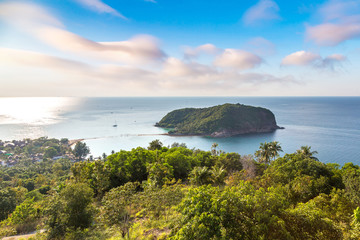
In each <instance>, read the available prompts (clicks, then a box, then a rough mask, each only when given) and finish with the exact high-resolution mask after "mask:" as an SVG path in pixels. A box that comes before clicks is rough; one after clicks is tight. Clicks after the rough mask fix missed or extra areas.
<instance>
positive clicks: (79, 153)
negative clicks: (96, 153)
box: [73, 142, 90, 161]
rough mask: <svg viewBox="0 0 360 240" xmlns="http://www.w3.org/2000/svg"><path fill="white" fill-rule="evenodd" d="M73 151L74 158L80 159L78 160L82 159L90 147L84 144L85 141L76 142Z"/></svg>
mask: <svg viewBox="0 0 360 240" xmlns="http://www.w3.org/2000/svg"><path fill="white" fill-rule="evenodd" d="M73 152H74V155H75V158H76V159H77V160H78V161H80V160H82V159H84V158H85V157H86V156H87V155H88V154H89V153H90V148H89V147H88V146H86V143H83V142H77V143H76V144H75V147H74V150H73Z"/></svg>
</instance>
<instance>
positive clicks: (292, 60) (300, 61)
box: [281, 51, 321, 66]
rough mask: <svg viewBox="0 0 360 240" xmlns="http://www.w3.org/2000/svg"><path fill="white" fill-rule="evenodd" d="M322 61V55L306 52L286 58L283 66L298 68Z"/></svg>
mask: <svg viewBox="0 0 360 240" xmlns="http://www.w3.org/2000/svg"><path fill="white" fill-rule="evenodd" d="M319 59H321V57H320V55H318V54H315V53H312V52H306V51H298V52H294V53H292V54H290V55H288V56H286V57H285V58H284V59H283V60H282V62H281V64H282V65H296V66H306V65H309V64H313V63H314V62H315V61H317V60H319Z"/></svg>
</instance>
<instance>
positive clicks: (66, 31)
mask: <svg viewBox="0 0 360 240" xmlns="http://www.w3.org/2000/svg"><path fill="white" fill-rule="evenodd" d="M0 36H1V37H0V79H1V84H2V91H1V93H0V96H359V95H360V83H359V80H360V79H359V76H360V69H359V66H360V0H343V1H340V0H330V1H309V0H305V1H283V0H282V1H279V0H278V1H276V0H260V1H239V0H237V1H233V0H229V1H215V0H208V1H202V0H197V1H193V0H178V1H170V0H156V1H155V0H153V1H151V0H147V1H146V0H117V1H114V0H62V1H48V0H23V1H17V0H11V1H3V0H0Z"/></svg>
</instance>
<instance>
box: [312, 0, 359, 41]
mask: <svg viewBox="0 0 360 240" xmlns="http://www.w3.org/2000/svg"><path fill="white" fill-rule="evenodd" d="M318 12H319V15H321V16H322V18H323V22H322V23H320V24H317V25H313V26H310V25H309V26H307V27H306V37H307V39H308V40H311V41H314V42H315V43H316V44H318V45H323V46H335V45H338V44H340V43H342V42H345V41H347V40H350V39H353V38H358V37H360V14H359V12H360V0H343V1H339V0H331V1H328V2H326V3H325V4H324V5H322V6H321V7H320V8H319V10H318Z"/></svg>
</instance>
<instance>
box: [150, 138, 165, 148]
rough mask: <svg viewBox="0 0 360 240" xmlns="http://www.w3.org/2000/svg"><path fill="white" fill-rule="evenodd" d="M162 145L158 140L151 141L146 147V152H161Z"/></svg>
mask: <svg viewBox="0 0 360 240" xmlns="http://www.w3.org/2000/svg"><path fill="white" fill-rule="evenodd" d="M162 146H163V144H162V142H160V140H159V139H156V140H154V141H151V142H150V143H149V146H148V150H161V148H162Z"/></svg>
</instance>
